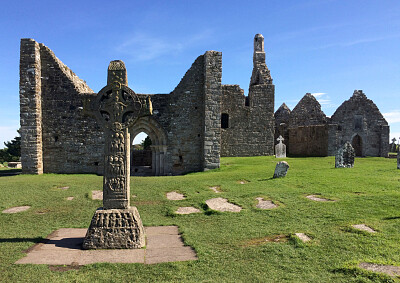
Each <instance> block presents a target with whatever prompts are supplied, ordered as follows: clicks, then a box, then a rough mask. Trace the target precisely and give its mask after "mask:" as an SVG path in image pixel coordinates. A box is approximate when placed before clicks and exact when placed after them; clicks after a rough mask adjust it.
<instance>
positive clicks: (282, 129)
mask: <svg viewBox="0 0 400 283" xmlns="http://www.w3.org/2000/svg"><path fill="white" fill-rule="evenodd" d="M290 113H291V111H290V109H289V107H288V106H287V105H286V104H285V103H283V104H282V105H281V106H280V107H279V108H278V110H276V112H275V114H274V118H275V136H274V143H275V145H276V144H278V143H279V142H278V141H277V139H278V138H279V136H282V137H283V138H284V141H283V143H284V144H285V145H286V152H289V119H290Z"/></svg>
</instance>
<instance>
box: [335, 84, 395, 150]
mask: <svg viewBox="0 0 400 283" xmlns="http://www.w3.org/2000/svg"><path fill="white" fill-rule="evenodd" d="M331 123H332V124H335V125H337V127H336V131H335V133H334V134H335V137H336V138H335V139H331V140H330V143H331V144H330V146H329V148H330V152H329V154H330V155H333V154H334V152H335V151H336V150H337V149H338V148H339V147H341V146H342V145H343V144H344V143H345V142H347V141H349V142H350V143H352V145H353V147H354V148H355V151H356V155H360V156H382V157H385V156H387V155H388V152H389V146H388V145H389V125H388V123H387V121H386V120H385V118H384V117H383V115H382V114H381V112H380V111H379V109H378V107H377V106H376V105H375V103H374V102H373V101H372V100H370V99H368V98H367V97H366V96H365V94H364V93H363V92H362V90H355V91H354V93H353V96H352V97H351V98H350V99H349V100H346V101H345V102H343V103H342V105H340V106H339V108H338V109H337V110H336V111H335V113H334V114H333V115H332V118H331ZM356 141H359V142H358V144H359V145H360V149H359V153H358V154H357V144H356Z"/></svg>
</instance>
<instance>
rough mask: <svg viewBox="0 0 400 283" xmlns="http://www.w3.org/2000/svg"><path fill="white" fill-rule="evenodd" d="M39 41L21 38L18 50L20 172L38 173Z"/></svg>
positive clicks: (40, 91)
mask: <svg viewBox="0 0 400 283" xmlns="http://www.w3.org/2000/svg"><path fill="white" fill-rule="evenodd" d="M41 76H42V74H41V61H40V47H39V44H38V43H37V42H36V41H34V40H32V39H27V38H24V39H22V40H21V49H20V80H19V95H20V123H21V128H20V134H21V163H22V165H23V166H22V173H24V174H42V173H43V154H42V146H43V145H42V90H41V87H42V85H41Z"/></svg>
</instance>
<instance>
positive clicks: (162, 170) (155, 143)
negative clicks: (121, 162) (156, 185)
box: [129, 116, 168, 176]
mask: <svg viewBox="0 0 400 283" xmlns="http://www.w3.org/2000/svg"><path fill="white" fill-rule="evenodd" d="M140 132H144V133H146V134H147V135H148V136H149V137H150V139H151V142H152V145H151V151H152V162H151V168H152V175H154V176H163V175H166V174H167V173H168V172H167V168H166V166H165V155H166V153H167V135H166V134H165V132H164V130H163V128H162V127H161V125H160V124H159V123H158V122H157V121H156V120H155V119H154V118H152V117H151V116H147V117H142V118H139V119H138V120H137V121H136V123H135V124H134V125H133V126H132V127H130V128H129V133H130V135H131V141H130V143H131V144H132V142H133V138H134V137H135V136H136V135H137V134H139V133H140Z"/></svg>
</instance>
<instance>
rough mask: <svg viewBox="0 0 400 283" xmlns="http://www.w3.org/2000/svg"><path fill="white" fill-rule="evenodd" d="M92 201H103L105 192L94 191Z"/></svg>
mask: <svg viewBox="0 0 400 283" xmlns="http://www.w3.org/2000/svg"><path fill="white" fill-rule="evenodd" d="M92 199H99V200H103V191H99V190H95V191H92Z"/></svg>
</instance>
